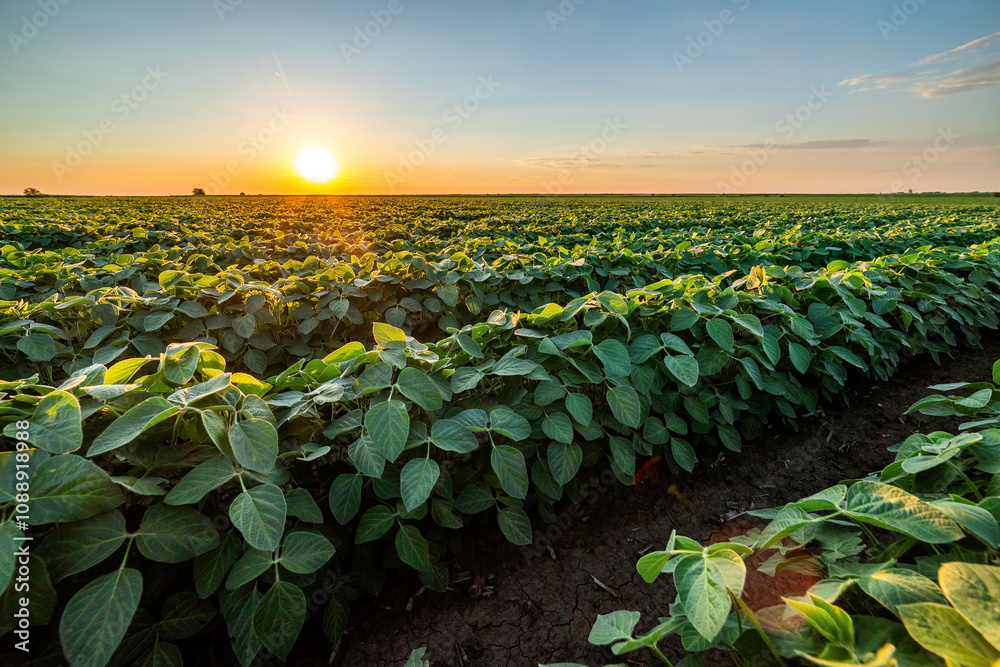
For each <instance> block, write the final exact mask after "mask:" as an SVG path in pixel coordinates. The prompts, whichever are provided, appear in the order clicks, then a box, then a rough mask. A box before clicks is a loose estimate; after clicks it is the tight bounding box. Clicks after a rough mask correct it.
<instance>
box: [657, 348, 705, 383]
mask: <svg viewBox="0 0 1000 667" xmlns="http://www.w3.org/2000/svg"><path fill="white" fill-rule="evenodd" d="M663 363H664V364H666V366H667V370H669V371H670V373H671V374H672V375H673V376H674V377H676V378H677V379H678V380H679V381H680V382H681V384H684V385H687V386H688V387H693V386H695V385H696V384H698V377H699V374H700V369H699V367H698V360H697V359H695V358H694V357H686V356H677V357H674V356H669V355H668V356H666V357H664V359H663Z"/></svg>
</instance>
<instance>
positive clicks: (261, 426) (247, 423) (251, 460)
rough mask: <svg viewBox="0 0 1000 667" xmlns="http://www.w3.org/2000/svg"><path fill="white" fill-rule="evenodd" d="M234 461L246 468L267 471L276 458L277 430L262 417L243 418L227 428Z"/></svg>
mask: <svg viewBox="0 0 1000 667" xmlns="http://www.w3.org/2000/svg"><path fill="white" fill-rule="evenodd" d="M229 445H230V446H231V447H232V448H233V455H234V456H235V457H236V462H237V463H239V464H240V465H241V466H243V467H244V468H246V469H247V470H253V471H254V472H259V473H268V472H271V471H272V470H274V464H275V462H276V461H277V460H278V431H277V430H275V428H274V426H272V425H271V424H270V423H269V422H266V421H264V420H263V419H244V420H242V421H238V422H236V423H235V424H233V426H232V428H230V429H229Z"/></svg>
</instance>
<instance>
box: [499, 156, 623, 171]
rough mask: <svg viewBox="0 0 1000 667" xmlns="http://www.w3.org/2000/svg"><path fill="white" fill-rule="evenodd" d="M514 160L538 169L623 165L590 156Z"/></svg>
mask: <svg viewBox="0 0 1000 667" xmlns="http://www.w3.org/2000/svg"><path fill="white" fill-rule="evenodd" d="M514 162H516V163H517V164H520V165H522V166H525V167H535V168H538V169H618V168H621V167H624V166H625V165H624V164H623V163H621V162H601V161H600V160H598V159H597V158H592V157H529V158H524V159H521V160H514Z"/></svg>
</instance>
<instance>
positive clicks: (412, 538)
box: [396, 525, 431, 571]
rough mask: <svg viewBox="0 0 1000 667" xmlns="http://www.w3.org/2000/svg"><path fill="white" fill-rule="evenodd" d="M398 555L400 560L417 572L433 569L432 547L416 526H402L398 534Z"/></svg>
mask: <svg viewBox="0 0 1000 667" xmlns="http://www.w3.org/2000/svg"><path fill="white" fill-rule="evenodd" d="M396 553H398V554H399V558H400V560H402V561H403V562H404V563H406V564H407V565H409V566H410V567H412V568H413V569H415V570H420V571H426V570H429V569H430V568H431V554H430V546H429V545H428V544H427V540H425V539H424V536H423V535H421V534H420V531H419V530H417V527H416V526H410V525H406V526H401V527H400V529H399V530H398V531H397V532H396Z"/></svg>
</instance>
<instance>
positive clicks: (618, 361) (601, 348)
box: [590, 338, 632, 378]
mask: <svg viewBox="0 0 1000 667" xmlns="http://www.w3.org/2000/svg"><path fill="white" fill-rule="evenodd" d="M590 349H591V350H592V351H593V353H594V354H596V355H597V358H598V359H600V360H601V363H602V364H604V373H605V375H607V377H616V378H624V377H628V376H629V375H630V374H631V373H632V361H631V360H630V359H629V356H628V349H627V348H626V347H625V346H624V345H623V344H622V342H621V341H618V340H615V339H613V338H608V339H605V340H603V341H601V342H600V343H599V344H598V345H595V346H594V347H592V348H590Z"/></svg>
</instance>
